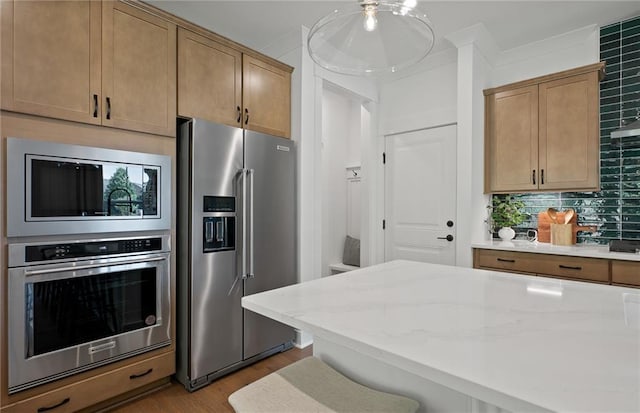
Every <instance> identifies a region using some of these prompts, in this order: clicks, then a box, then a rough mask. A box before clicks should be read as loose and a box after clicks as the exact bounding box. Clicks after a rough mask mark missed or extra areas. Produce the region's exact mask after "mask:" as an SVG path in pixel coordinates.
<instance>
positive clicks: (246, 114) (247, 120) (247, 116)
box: [244, 108, 249, 125]
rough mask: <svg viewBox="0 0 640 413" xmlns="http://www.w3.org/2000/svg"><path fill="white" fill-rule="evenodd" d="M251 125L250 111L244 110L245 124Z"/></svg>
mask: <svg viewBox="0 0 640 413" xmlns="http://www.w3.org/2000/svg"><path fill="white" fill-rule="evenodd" d="M248 123H249V109H247V108H244V124H245V125H247V124H248Z"/></svg>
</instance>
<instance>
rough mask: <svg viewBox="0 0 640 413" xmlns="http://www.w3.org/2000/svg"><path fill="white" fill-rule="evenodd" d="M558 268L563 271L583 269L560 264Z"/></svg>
mask: <svg viewBox="0 0 640 413" xmlns="http://www.w3.org/2000/svg"><path fill="white" fill-rule="evenodd" d="M558 267H560V268H562V269H563V270H578V271H580V270H581V269H582V267H569V266H568V265H562V264H559V265H558Z"/></svg>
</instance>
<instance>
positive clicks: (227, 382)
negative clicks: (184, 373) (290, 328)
mask: <svg viewBox="0 0 640 413" xmlns="http://www.w3.org/2000/svg"><path fill="white" fill-rule="evenodd" d="M312 352H313V350H312V346H308V347H306V348H304V349H298V348H295V347H294V348H292V349H290V350H287V351H285V352H283V353H279V354H276V355H273V356H271V357H269V358H266V359H264V360H262V361H259V362H257V363H256V364H252V365H251V366H248V367H245V368H244V369H242V370H239V371H237V372H235V373H232V374H230V375H228V376H225V377H223V378H221V379H218V380H216V381H215V382H213V383H211V384H210V385H208V386H206V387H204V388H202V389H200V390H197V391H195V392H193V393H189V392H188V391H186V390H185V389H184V387H183V386H182V385H181V384H179V383H177V382H172V383H171V386H170V387H167V388H164V389H162V390H159V391H157V392H155V393H152V394H150V395H148V396H146V397H144V398H141V399H137V400H134V401H132V402H129V403H127V404H125V405H123V406H120V407H118V408H116V409H115V410H111V411H112V412H117V413H151V412H153V413H179V412H188V413H200V412H202V413H205V412H206V413H211V412H215V413H227V412H228V413H233V409H232V408H231V405H230V404H229V402H228V401H227V399H228V398H229V395H230V394H231V393H233V392H234V391H236V390H238V389H240V388H241V387H243V386H246V385H247V384H249V383H252V382H254V381H256V380H258V379H259V378H261V377H264V376H266V375H267V374H270V373H272V372H274V371H276V370H278V369H281V368H282V367H285V366H287V365H289V364H291V363H293V362H295V361H298V360H300V359H302V358H304V357H307V356H310V355H312Z"/></svg>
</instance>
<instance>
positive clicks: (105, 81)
mask: <svg viewBox="0 0 640 413" xmlns="http://www.w3.org/2000/svg"><path fill="white" fill-rule="evenodd" d="M1 7H2V101H1V102H2V109H5V110H11V111H15V112H24V113H30V114H34V115H40V116H47V117H52V118H57V119H66V120H72V121H77V122H84V123H92V124H97V125H105V126H112V127H116V128H122V129H129V130H134V131H140V132H149V133H155V134H160V135H169V136H175V128H176V126H175V116H176V56H175V55H176V25H175V24H174V23H170V22H168V21H166V20H163V19H161V18H159V17H156V16H153V15H151V14H149V13H146V12H145V11H143V10H140V9H138V8H136V7H132V6H129V5H126V4H123V3H119V2H113V1H105V2H102V3H101V2H99V1H10V0H3V1H2V2H1Z"/></svg>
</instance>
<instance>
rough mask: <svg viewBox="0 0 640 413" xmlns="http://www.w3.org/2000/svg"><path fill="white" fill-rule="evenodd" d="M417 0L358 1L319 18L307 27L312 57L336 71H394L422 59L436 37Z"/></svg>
mask: <svg viewBox="0 0 640 413" xmlns="http://www.w3.org/2000/svg"><path fill="white" fill-rule="evenodd" d="M416 3H417V2H416V0H404V1H402V0H398V1H393V0H380V1H374V0H359V1H354V2H353V3H352V4H351V5H350V6H347V7H346V8H344V9H341V10H334V11H333V12H332V13H330V14H329V15H327V16H325V17H323V18H322V19H320V20H319V21H318V22H317V23H316V24H315V25H314V26H313V27H312V28H311V30H310V31H309V37H308V38H307V45H308V49H309V54H310V55H311V58H312V59H313V60H314V61H315V62H316V63H317V64H319V65H320V66H322V67H324V68H325V69H328V70H331V71H332V72H337V73H342V74H348V75H368V74H371V75H373V74H379V73H386V72H395V71H397V70H400V69H403V68H405V67H408V66H411V65H413V64H415V63H417V62H419V61H420V60H422V59H424V58H425V57H426V56H427V54H428V53H429V52H430V51H431V49H432V48H433V43H434V35H433V29H432V27H431V22H429V19H428V18H427V16H426V15H425V14H424V13H422V12H420V11H419V10H417V9H416Z"/></svg>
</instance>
